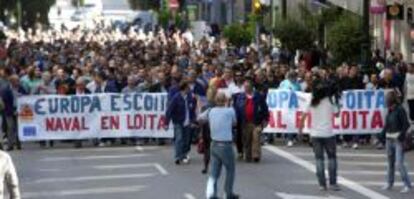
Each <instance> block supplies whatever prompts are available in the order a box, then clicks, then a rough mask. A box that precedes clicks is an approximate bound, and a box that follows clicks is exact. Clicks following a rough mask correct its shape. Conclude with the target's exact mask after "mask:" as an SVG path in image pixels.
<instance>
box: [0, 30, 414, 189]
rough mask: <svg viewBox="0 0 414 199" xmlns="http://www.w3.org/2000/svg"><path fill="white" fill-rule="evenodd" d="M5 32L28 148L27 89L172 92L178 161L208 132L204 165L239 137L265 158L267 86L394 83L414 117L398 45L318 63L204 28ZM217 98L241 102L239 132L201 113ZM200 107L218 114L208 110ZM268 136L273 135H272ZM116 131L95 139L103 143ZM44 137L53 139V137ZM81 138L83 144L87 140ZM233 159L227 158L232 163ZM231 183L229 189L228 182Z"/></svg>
mask: <svg viewBox="0 0 414 199" xmlns="http://www.w3.org/2000/svg"><path fill="white" fill-rule="evenodd" d="M5 33H6V36H7V39H3V40H1V41H0V95H1V99H2V100H1V103H0V110H1V113H2V116H3V121H4V124H3V125H2V126H3V129H4V130H5V132H6V138H7V142H8V144H7V146H8V147H7V150H13V149H15V148H17V149H21V144H20V142H19V140H18V136H17V99H18V98H19V97H20V96H24V95H47V94H57V95H76V94H90V93H136V92H149V93H151V92H152V93H158V92H166V93H168V108H167V112H166V116H167V124H168V123H169V122H170V121H171V122H172V123H173V124H174V129H173V130H174V135H175V139H174V145H175V152H176V154H175V163H176V164H181V163H188V162H189V156H188V153H189V151H190V148H191V143H192V142H201V143H202V146H200V147H199V148H200V149H199V150H201V151H204V154H205V164H204V168H203V173H207V171H208V165H209V160H210V157H211V156H212V157H216V159H214V158H213V161H214V162H216V163H217V162H218V161H219V159H220V158H223V157H224V156H225V155H226V154H228V153H227V152H224V151H220V149H217V150H213V151H210V148H209V146H210V142H213V143H212V144H213V145H220V146H223V147H226V146H227V143H228V142H230V143H232V142H233V141H234V142H235V143H236V146H237V152H238V157H239V159H241V160H245V161H247V162H260V159H261V143H262V137H263V136H262V135H261V132H262V130H263V128H264V127H265V126H266V125H267V120H268V112H269V111H268V107H267V104H266V94H267V92H268V90H269V89H279V88H280V89H289V90H294V91H304V92H309V93H312V92H313V83H314V80H315V79H316V78H317V79H322V80H324V81H326V82H331V86H332V89H334V90H335V91H336V92H337V93H341V91H345V90H349V89H393V90H395V91H396V93H397V95H398V97H399V98H400V99H404V100H406V101H407V102H408V107H409V108H408V113H409V116H410V119H411V120H414V66H413V65H411V64H406V63H405V62H404V61H403V57H402V54H401V53H389V54H388V56H386V57H384V56H382V53H381V52H380V51H375V52H374V53H373V57H372V60H371V63H370V66H372V67H371V68H370V69H372V70H369V71H370V72H367V71H366V70H363V68H361V67H360V66H358V65H356V64H353V63H349V64H347V63H343V64H342V65H340V66H334V65H327V66H320V65H319V64H318V63H325V62H326V61H321V59H322V58H319V57H315V56H308V55H307V54H306V53H303V54H298V55H297V56H296V58H295V56H293V55H292V54H290V53H286V50H285V49H283V48H279V47H278V46H274V45H272V44H271V43H270V40H266V39H263V40H262V41H261V45H260V46H256V45H253V44H252V45H250V46H242V47H235V46H232V45H230V44H229V43H228V42H227V41H226V39H224V38H220V37H204V38H202V39H201V40H199V41H195V40H194V37H193V35H192V34H191V32H190V31H184V32H180V31H174V30H172V31H169V32H164V31H162V30H160V31H158V32H156V33H152V32H150V33H148V34H145V33H143V32H140V31H135V30H132V29H131V30H127V31H124V32H121V31H119V30H117V29H110V28H109V29H105V28H103V29H96V30H83V29H80V28H78V29H74V30H59V31H55V30H53V31H52V30H42V29H37V30H34V31H32V30H28V31H26V32H25V31H21V30H19V31H14V30H7V31H5ZM258 49H260V53H259V51H258ZM295 60H296V61H295ZM328 64H329V63H328ZM223 90H225V92H224V93H225V95H224V96H225V97H226V98H225V99H223V98H222V96H223V95H222V94H221V93H222V92H221V91H223ZM217 98H218V99H217ZM217 101H218V102H219V104H225V105H226V106H233V107H234V111H235V115H234V117H235V118H234V119H235V120H236V121H237V122H235V124H236V126H235V127H234V130H233V131H234V132H235V133H234V135H235V137H234V138H233V137H232V135H228V134H226V135H224V134H223V135H215V136H216V137H213V136H210V133H211V132H210V131H213V130H214V129H211V127H212V126H211V125H209V124H206V123H202V122H199V120H198V119H197V118H198V117H199V116H200V115H201V113H202V112H203V111H205V110H210V107H214V106H216V102H217ZM220 111H222V112H224V113H223V114H229V115H231V114H232V113H231V112H230V113H229V112H228V110H215V111H214V112H213V111H212V112H211V114H214V113H215V114H218V112H220ZM219 115H220V114H219ZM203 117H204V120H214V118H211V116H210V117H209V116H206V115H204V116H203ZM229 117H230V118H231V117H232V116H229ZM199 119H200V118H199ZM215 119H220V117H215ZM227 119H228V118H227ZM201 120H202V119H201ZM210 122H211V121H210ZM221 127H222V126H220V125H217V126H214V128H221ZM166 128H167V127H166ZM229 136H230V137H229ZM199 138H200V139H199ZM265 138H266V141H269V142H272V141H273V140H274V139H275V136H273V135H268V136H266V137H265ZM371 138H375V139H374V140H375V141H376V144H377V146H378V148H382V147H383V146H384V144H385V143H386V136H385V134H378V136H370V135H357V136H356V135H344V136H343V137H340V138H339V141H340V142H341V143H342V144H343V146H344V147H351V146H352V147H353V148H355V149H357V148H358V145H359V144H364V143H365V144H366V143H370V142H371V140H372V139H371ZM283 139H284V141H285V143H286V145H287V146H289V147H291V146H293V145H294V144H295V142H297V141H298V139H297V137H296V136H295V135H294V134H286V135H285V136H284V137H283ZM198 140H201V141H198ZM115 141H116V140H114V139H107V140H94V142H93V143H94V144H95V145H97V146H98V145H100V146H105V145H106V144H113V143H114V142H115ZM140 141H142V140H140V139H131V140H130V139H128V140H126V139H121V143H122V144H129V143H128V142H131V143H130V144H140ZM144 141H148V140H147V139H144ZM162 141H163V140H158V143H162ZM40 144H41V146H42V147H45V146H46V145H47V144H49V145H50V146H53V142H48V143H46V142H41V143H40ZM74 144H75V147H82V141H74ZM217 158H218V159H217ZM231 164H232V163H228V164H226V165H227V166H228V167H229V168H230V169H231V168H232V166H231ZM229 165H230V166H229ZM214 170H217V168H215V169H214ZM215 177H217V176H215ZM228 178H232V176H228ZM229 183H230V182H229ZM226 186H229V188H228V189H229V191H230V189H231V188H230V187H231V185H226ZM229 194H233V193H229Z"/></svg>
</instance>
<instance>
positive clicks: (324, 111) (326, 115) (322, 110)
mask: <svg viewBox="0 0 414 199" xmlns="http://www.w3.org/2000/svg"><path fill="white" fill-rule="evenodd" d="M308 112H309V113H310V114H311V115H312V120H311V126H310V128H309V132H310V136H311V137H318V138H328V137H332V136H334V135H335V134H334V133H333V131H332V125H333V124H332V115H333V113H334V112H335V106H334V105H333V104H332V103H331V101H330V100H329V98H328V97H326V98H324V99H322V101H321V102H320V103H319V105H317V106H316V107H313V106H309V109H308Z"/></svg>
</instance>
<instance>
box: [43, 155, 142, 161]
mask: <svg viewBox="0 0 414 199" xmlns="http://www.w3.org/2000/svg"><path fill="white" fill-rule="evenodd" d="M145 156H149V154H127V155H93V156H66V157H48V158H43V159H40V161H42V162H54V161H65V160H99V159H122V158H136V157H145Z"/></svg>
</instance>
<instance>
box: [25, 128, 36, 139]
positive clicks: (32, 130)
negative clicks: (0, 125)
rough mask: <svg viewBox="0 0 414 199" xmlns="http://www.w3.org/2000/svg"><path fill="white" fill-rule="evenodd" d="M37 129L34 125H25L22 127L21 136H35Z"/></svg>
mask: <svg viewBox="0 0 414 199" xmlns="http://www.w3.org/2000/svg"><path fill="white" fill-rule="evenodd" d="M36 131H37V129H36V127H34V126H25V127H23V136H25V137H35V136H36V133H37V132H36Z"/></svg>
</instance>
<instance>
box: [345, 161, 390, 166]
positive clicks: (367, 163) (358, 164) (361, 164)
mask: <svg viewBox="0 0 414 199" xmlns="http://www.w3.org/2000/svg"><path fill="white" fill-rule="evenodd" d="M338 164H339V165H350V166H369V167H380V168H384V167H386V166H387V163H386V162H361V161H343V160H338Z"/></svg>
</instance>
